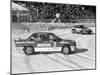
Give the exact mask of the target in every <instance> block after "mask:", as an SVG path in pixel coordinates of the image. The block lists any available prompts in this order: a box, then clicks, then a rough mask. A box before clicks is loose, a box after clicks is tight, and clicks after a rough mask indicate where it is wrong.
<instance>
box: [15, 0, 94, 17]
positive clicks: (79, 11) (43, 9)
mask: <svg viewBox="0 0 100 75" xmlns="http://www.w3.org/2000/svg"><path fill="white" fill-rule="evenodd" d="M14 2H15V3H19V4H21V5H23V6H24V7H26V8H28V9H29V10H30V11H31V12H34V11H33V9H37V14H36V15H38V16H37V19H54V18H55V17H56V16H55V15H56V13H60V15H61V16H60V18H61V19H94V18H95V17H96V7H95V6H85V5H72V4H58V3H44V2H26V1H14Z"/></svg>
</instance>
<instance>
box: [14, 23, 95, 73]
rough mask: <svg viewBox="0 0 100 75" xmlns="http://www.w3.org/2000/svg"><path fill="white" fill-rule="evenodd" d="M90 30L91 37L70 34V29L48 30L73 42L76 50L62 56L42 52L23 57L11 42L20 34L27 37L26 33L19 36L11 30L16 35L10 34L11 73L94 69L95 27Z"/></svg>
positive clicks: (55, 53)
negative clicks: (75, 43) (92, 32)
mask: <svg viewBox="0 0 100 75" xmlns="http://www.w3.org/2000/svg"><path fill="white" fill-rule="evenodd" d="M38 25H39V24H38ZM27 26H28V25H27ZM25 27H26V25H25ZM33 28H34V26H33ZM43 28H44V27H43ZM22 29H23V28H22ZM35 29H36V28H35ZM91 29H92V30H93V31H94V34H91V35H81V34H72V33H71V29H70V28H64V29H63V28H61V29H55V30H50V31H51V32H53V33H55V34H57V35H58V36H59V37H61V38H63V39H71V40H75V41H76V42H77V47H78V49H77V50H76V51H75V52H73V53H71V54H69V55H63V54H61V53H60V52H54V53H53V52H50V53H45V52H44V53H42V54H39V53H37V54H35V55H31V56H27V55H25V54H24V52H23V51H22V49H21V48H15V45H14V41H13V40H14V39H16V38H17V37H19V36H22V34H23V35H24V36H26V37H27V36H28V33H24V32H23V33H22V34H21V32H22V31H21V30H13V32H16V34H15V33H12V72H13V73H30V72H48V71H63V70H80V69H95V27H93V26H91ZM35 31H36V30H35ZM37 31H38V29H37ZM29 34H30V33H29Z"/></svg>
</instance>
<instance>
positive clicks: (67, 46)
mask: <svg viewBox="0 0 100 75" xmlns="http://www.w3.org/2000/svg"><path fill="white" fill-rule="evenodd" d="M62 53H63V54H65V55H67V54H69V53H71V48H70V46H69V45H64V46H63V47H62Z"/></svg>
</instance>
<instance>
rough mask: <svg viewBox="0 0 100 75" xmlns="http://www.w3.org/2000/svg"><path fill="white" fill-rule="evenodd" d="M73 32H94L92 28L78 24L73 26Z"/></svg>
mask: <svg viewBox="0 0 100 75" xmlns="http://www.w3.org/2000/svg"><path fill="white" fill-rule="evenodd" d="M72 33H73V34H75V33H78V34H92V30H91V29H89V28H88V27H85V26H84V25H76V26H73V27H72Z"/></svg>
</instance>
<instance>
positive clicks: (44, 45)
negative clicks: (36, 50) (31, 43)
mask: <svg viewBox="0 0 100 75" xmlns="http://www.w3.org/2000/svg"><path fill="white" fill-rule="evenodd" d="M37 47H51V45H50V44H37Z"/></svg>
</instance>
